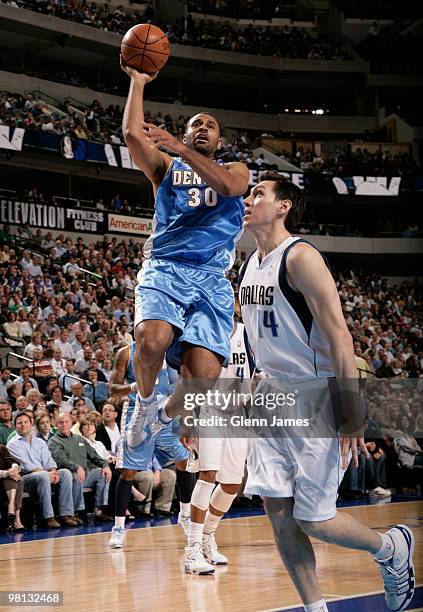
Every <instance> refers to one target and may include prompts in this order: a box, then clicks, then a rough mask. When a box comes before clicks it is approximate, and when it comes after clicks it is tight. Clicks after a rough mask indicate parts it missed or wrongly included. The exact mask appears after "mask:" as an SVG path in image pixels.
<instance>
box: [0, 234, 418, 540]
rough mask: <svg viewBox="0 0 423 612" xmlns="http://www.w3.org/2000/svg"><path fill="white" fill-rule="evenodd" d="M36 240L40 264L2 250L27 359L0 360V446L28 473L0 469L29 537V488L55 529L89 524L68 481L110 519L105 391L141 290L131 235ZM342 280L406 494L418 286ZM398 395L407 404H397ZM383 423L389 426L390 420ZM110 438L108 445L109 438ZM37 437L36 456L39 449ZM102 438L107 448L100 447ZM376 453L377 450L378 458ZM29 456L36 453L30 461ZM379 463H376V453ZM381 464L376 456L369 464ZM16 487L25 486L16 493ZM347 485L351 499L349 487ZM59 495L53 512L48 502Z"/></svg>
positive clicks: (361, 365) (112, 408)
mask: <svg viewBox="0 0 423 612" xmlns="http://www.w3.org/2000/svg"><path fill="white" fill-rule="evenodd" d="M38 236H39V237H40V238H41V240H40V245H39V249H40V251H41V252H42V253H43V255H42V256H40V255H37V254H34V253H33V252H32V251H30V250H28V249H23V250H21V249H17V248H15V247H12V246H11V245H10V243H7V242H4V241H3V244H2V246H1V249H0V334H1V338H0V341H1V345H2V346H3V347H4V348H6V350H7V352H9V351H10V350H11V351H13V352H17V353H18V354H21V355H22V356H23V357H24V358H25V360H24V361H23V362H22V361H21V364H20V367H19V364H17V363H15V364H14V365H13V364H12V365H11V364H9V363H5V362H3V368H2V370H1V375H0V445H1V444H7V446H8V450H9V453H10V455H11V456H12V457H14V458H15V460H17V465H20V467H19V470H20V472H19V473H18V475H19V474H22V478H17V476H16V474H15V471H16V470H18V467H16V466H15V467H14V466H13V460H12V459H10V458H9V459H7V460H6V459H5V460H4V461H5V464H6V466H8V467H7V468H5V469H3V467H2V465H3V463H1V462H0V476H1V475H3V478H4V479H5V480H7V479H9V480H10V479H11V480H12V484H11V483H10V482H8V486H9V489H7V491H10V490H11V489H10V487H12V489H13V486H15V488H17V489H19V487H20V490H18V491H17V494H16V495H14V496H13V504H12V501H10V499H11V498H10V499H9V496H8V501H9V505H8V511H9V515H10V516H9V518H8V520H9V523H10V525H9V526H10V528H11V529H21V528H23V525H22V522H21V517H20V507H21V504H22V491H26V492H27V493H29V494H30V495H31V496H32V495H35V494H36V495H38V497H39V502H40V508H41V514H42V516H41V518H42V519H43V521H44V523H45V525H46V526H47V527H49V528H57V527H58V526H59V525H60V524H62V525H67V526H72V527H74V526H76V525H78V524H81V523H82V522H83V521H86V507H85V497H84V491H83V488H82V487H80V488H79V489H78V495H76V494H75V495H74V496H73V497H72V495H71V494H70V489H71V488H72V487H70V484H71V483H72V481H73V479H76V480H77V481H78V482H82V480H83V479H85V484H86V485H87V483H88V484H89V487H90V488H91V489H93V490H94V496H95V499H94V502H93V508H94V518H96V519H97V520H100V521H107V520H110V515H111V514H112V513H113V510H112V508H113V504H112V502H111V499H110V496H112V495H113V474H112V472H113V466H114V457H115V453H116V448H117V447H116V445H117V443H118V440H119V435H120V434H119V425H118V424H117V423H118V421H119V412H120V408H121V406H120V405H119V404H115V403H113V402H111V401H110V400H109V382H110V376H111V371H112V367H113V360H114V357H115V354H116V351H117V350H118V348H119V347H121V346H124V345H127V344H129V343H131V342H132V340H133V325H134V300H133V296H134V287H135V286H136V274H137V271H138V270H139V268H140V266H141V265H142V262H143V254H142V250H141V245H140V244H139V243H137V242H135V241H134V240H133V239H131V238H130V239H129V240H119V239H118V238H116V237H113V238H108V237H107V236H105V237H104V239H103V240H101V241H98V242H95V243H94V242H93V243H88V244H87V242H86V240H84V238H82V237H80V238H78V239H77V240H76V241H75V242H73V240H72V239H71V238H69V237H66V236H64V235H59V236H57V237H56V238H53V237H52V235H51V233H49V232H47V233H46V234H45V235H41V236H40V233H38ZM245 258H246V254H245V253H240V254H239V256H238V257H237V259H236V262H235V264H234V267H233V269H232V271H231V272H230V274H229V278H230V279H231V281H232V282H233V284H234V287H235V291H236V284H237V283H236V280H237V276H238V271H239V268H240V266H241V264H242V262H243V261H245ZM90 273H94V274H96V275H98V276H93V275H91V274H90ZM336 282H337V287H338V291H339V295H340V299H341V302H342V307H343V311H344V314H345V318H346V321H347V325H348V327H349V329H350V331H351V334H352V337H353V342H354V350H355V355H356V363H357V368H358V369H359V371H360V375H361V376H363V377H371V378H372V380H375V381H377V380H378V379H379V378H381V379H384V380H382V381H381V383H380V384H381V386H377V387H375V389H376V391H375V390H373V391H372V389H371V390H370V392H369V398H370V399H369V402H368V422H369V424H368V427H369V429H371V430H372V436H370V435H369V436H368V437H369V438H370V440H369V444H370V443H371V442H372V440H373V439H374V438H378V436H379V433H378V432H377V435H376V434H375V429H376V425H375V423H376V424H379V426H380V427H382V425H385V424H386V425H387V426H389V427H390V428H391V429H393V428H395V427H396V428H398V431H397V429H395V430H394V432H393V433H392V432H391V434H389V432H388V434H389V435H391V437H392V440H391V439H390V438H389V435H388V434H386V435H385V433H383V436H382V439H383V441H384V442H383V444H388V443H389V441H390V440H391V448H392V449H393V451H392V452H395V456H396V457H397V462H396V464H395V465H396V466H397V468H398V469H399V470H400V471H401V469H403V468H404V470H409V472H407V474H408V475H409V476H410V478H409V479H408V480H406V484H407V488H409V489H412V490H416V487H417V486H418V484H419V483H420V480H419V478H418V476H419V472H418V467H419V461H420V451H419V450H418V449H419V447H418V446H414V447H413V445H417V442H415V441H414V438H416V437H419V436H420V435H421V434H419V435H417V433H416V432H417V430H419V431H421V430H422V425H423V423H422V422H421V418H420V420H419V418H418V417H419V413H418V410H417V408H416V406H417V404H416V402H415V400H416V399H417V395H419V398H420V399H421V392H418V388H417V385H418V384H420V381H421V379H422V377H423V337H422V329H421V323H420V320H419V316H420V313H419V309H418V308H419V303H421V293H422V287H421V286H420V285H419V284H418V283H417V282H415V283H410V282H409V283H402V285H401V286H394V287H391V286H389V285H388V283H387V281H386V280H384V279H382V278H380V277H378V276H376V275H372V276H367V275H364V274H357V273H353V272H348V273H345V274H337V275H336ZM237 312H238V316H239V309H238V308H237ZM12 368H13V369H12ZM75 377H76V378H75ZM388 379H389V381H390V383H392V381H397V383H398V384H400V385H406V384H409V385H410V386H409V387H404V389H403V388H402V387H400V391H399V392H398V390H396V391H395V390H394V391H392V389H391V388H390V387H389V389H391V390H390V391H389V393H391V396H392V397H388V398H387V399H385V397H384V394H385V393H386V389H388V387H387V386H386V384H387V383H385V381H386V380H388ZM378 390H379V391H378ZM380 390H382V391H380ZM395 392H396V393H397V395H398V393H399V395H400V397H399V398H397V399H396V400H395V402H394V401H393V395H392V394H393V393H395ZM377 393H379V395H377ZM395 409H396V412H395V413H394V410H395ZM384 419H389V421H388V420H386V423H385V421H384ZM404 428H405V429H406V431H405V429H404ZM382 429H383V427H382ZM105 430H106V433H107V436H104V435H103V434H104V431H105ZM70 432H72V433H73V434H74V435H75V436H77V435H82V436H83V438H84V439H83V441H81V442H80V443H79V439H77V440H76V441H77V443H78V444H75V440H73V438H72V436H71V435H70ZM95 432H97V433H98V436H97V437H94V433H95ZM413 435H414V437H413ZM37 436H38V438H37V439H39V442H37V444H38V446H39V452H37V453H36V452H35V446H34V445H33V444H32V440H33V438H35V437H37ZM385 438H386V440H387V442H386V440H385ZM97 441H101V442H103V444H104V445H105V447H106V448H105V450H103V449H102V447H101V445H99V444H97ZM41 444H43V445H45V446H41ZM381 444H382V442H378V445H379V446H380V445H381ZM379 446H376V447H375V448H373V446H372V449H373V451H375V452H376V450H375V449H378V448H379ZM1 448H2V447H1V446H0V449H1ZM28 448H30V449H33V452H34V455H32V454H31V457H30V458H29V454H28V453H29V451H28ZM413 448H414V450H413ZM382 450H383V449H382ZM373 451H372V452H373ZM414 451H415V452H414ZM2 452H3V451H2ZM4 452H5V451H4ZM31 452H32V451H31ZM413 452H414V455H413V456H414V459H413V460H412V459H411V456H412V453H413ZM407 453H408V454H407ZM3 454H4V453H3ZM0 455H2V453H0ZM373 455H374V453H373ZM376 455H378V457H379V458H380V456H381V455H380V451H377V452H376ZM378 457H376V456H374V461H376V460H377V459H378ZM0 459H1V457H0ZM366 461H369V460H366ZM407 462H408V463H407ZM77 465H79V466H80V467H81V469H82V470H83V471H84V475H82V472H81V470H80V469H79V468H76V467H75V466H77ZM151 467H152V471H154V470H155V469H156V470H159V469H160V468H159V467H157V465H156V466H155V467H154V465H152V466H151ZM373 467H374V470H373V471H372V473H373V472H374V473H373V476H374V479H373V480H372V482H373V484H375V482H376V481H377V482H376V484H375V486H372V489H371V490H372V492H373V494H374V495H378V496H383V495H387V489H386V488H385V487H386V486H388V485H389V478H391V475H390V473H389V475H385V476H384V475H383V470H379V469H376V468H375V466H373ZM9 469H10V470H11V474H12V476H11V475H10V473H9V472H8V470H9ZM61 470H64V471H61ZM66 470H67V471H66ZM78 470H79V472H78ZM34 472H35V474H37V475H36V476H34ZM375 474H376V475H375ZM14 476H16V478H17V479H14ZM82 476H84V478H82ZM352 476H353V477H354V478H355V476H354V474H353V475H352ZM376 476H377V478H376ZM354 478H353V480H354ZM357 478H358V476H357ZM375 478H376V480H375ZM386 478H388V483H387V482H386ZM401 478H402V477H401ZM78 479H79V480H78ZM378 479H379V480H378ZM156 480H157V479H156V478H154V477H153V476H149V475H147V476H145V475H144V474H141V475H140V476H139V478H138V481H137V483H138V484H137V487H138V489H136V490H135V491H134V492H133V495H134V500H136V502H137V504H141V506H138V507H142V508H143V509H142V513H143V516H144V515H145V514H147V515H149V514H150V512H149V510H150V506H146V504H151V498H150V499H149V498H148V496H149V495H150V493H148V495H145V491H146V490H147V492H148V491H150V490H153V488H154V486H155V484H156ZM168 480H169V482H168ZM359 480H360V482H361V481H362V475H360V478H359ZM21 481H22V484H21V485H19V484H15V485H13V483H18V482H21ZM399 482H400V484H399V485H398V483H397V484H396V485H392V486H397V487H400V488H401V487H402V483H403V480H402V479H400V481H399ZM110 483H112V484H110ZM165 483H166V487H165ZM169 483H170V484H172V483H174V477H173V478H172V477H170V475H169V479H168V478H165V477H163V487H164V489H165V490H166V492H167V493H166V495H168V492H169V486H170V484H169ZM138 485H139V486H138ZM384 485H385V486H384ZM87 486H88V485H87ZM348 486H349V489H348V490H349V491H350V490H351V487H353V486H354V485H353V484H351V483H349V485H348ZM413 487H414V488H413ZM156 489H157V487H156ZM159 489H160V487H159ZM377 489H379V492H377V491H376V490H377ZM381 489H382V490H383V491H384V492H382V493H381ZM52 490H53V491H54V492H55V500H56V503H57V506H56V508H57V509H55V507H54V505H52V500H51V491H52ZM75 490H76V489H75V488H74V491H75ZM352 490H353V489H352ZM375 491H376V492H375ZM150 497H151V496H150ZM160 499H161V498H160ZM142 504H144V505H142ZM12 506H13V508H12ZM146 508H147V512H146ZM12 510H13V512H12ZM55 517H59V522H58V521H57V520H56V518H55Z"/></svg>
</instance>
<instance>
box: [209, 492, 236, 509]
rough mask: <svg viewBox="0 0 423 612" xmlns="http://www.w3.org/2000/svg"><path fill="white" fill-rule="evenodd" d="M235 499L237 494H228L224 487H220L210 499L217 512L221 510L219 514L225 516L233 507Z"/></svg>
mask: <svg viewBox="0 0 423 612" xmlns="http://www.w3.org/2000/svg"><path fill="white" fill-rule="evenodd" d="M235 497H236V493H235V494H232V493H226V491H223V489H222V487H221V486H220V485H218V486H217V487H216V488H215V490H214V491H213V494H212V496H211V498H210V505H211V506H213V508H215V509H216V510H219V512H223V514H225V512H227V511H228V510H229V508H230V507H231V506H232V502H233V501H234V499H235Z"/></svg>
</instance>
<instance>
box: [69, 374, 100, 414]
mask: <svg viewBox="0 0 423 612" xmlns="http://www.w3.org/2000/svg"><path fill="white" fill-rule="evenodd" d="M71 390H72V395H71V397H70V398H69V400H68V403H69V404H71V405H72V406H74V405H75V401H76V398H82V399H84V401H85V403H86V405H87V406H88V408H89V409H90V410H95V406H94V404H93V403H92V401H91V400H90V398H89V397H86V396H85V395H84V393H83V386H82V383H81V382H79V381H75V382H74V383H73V384H72V386H71Z"/></svg>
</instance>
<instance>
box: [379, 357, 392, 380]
mask: <svg viewBox="0 0 423 612" xmlns="http://www.w3.org/2000/svg"><path fill="white" fill-rule="evenodd" d="M375 374H376V376H377V377H378V378H392V377H394V376H395V373H394V370H393V369H392V366H391V365H390V364H389V358H388V356H387V355H386V354H385V353H384V354H383V355H382V363H381V365H380V366H379V367H378V368H377V369H376V370H375Z"/></svg>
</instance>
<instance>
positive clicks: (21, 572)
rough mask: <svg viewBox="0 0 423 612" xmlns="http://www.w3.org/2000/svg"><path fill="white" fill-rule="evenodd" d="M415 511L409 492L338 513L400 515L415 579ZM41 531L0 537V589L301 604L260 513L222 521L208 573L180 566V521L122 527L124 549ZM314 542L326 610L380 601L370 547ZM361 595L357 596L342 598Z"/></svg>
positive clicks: (123, 605)
mask: <svg viewBox="0 0 423 612" xmlns="http://www.w3.org/2000/svg"><path fill="white" fill-rule="evenodd" d="M422 510H423V504H422V502H416V501H413V502H398V503H388V504H376V505H368V506H359V507H352V508H344V509H341V510H340V512H348V513H350V514H352V515H353V516H355V517H356V518H357V519H359V520H361V521H363V522H364V523H366V524H367V525H369V526H370V527H374V528H377V529H378V530H380V531H384V530H386V529H388V528H389V527H390V526H391V525H393V524H395V523H399V522H401V523H406V524H407V525H409V526H410V527H411V528H412V529H413V530H414V533H415V536H416V552H415V569H416V575H417V584H420V583H423V579H422V576H423V554H422V553H423V534H422V532H421V527H422V521H423V512H422ZM63 533H64V532H63V530H62V531H61V532H60V535H62V534H63ZM75 533H78V532H77V531H76V532H75ZM47 535H48V536H50V537H48V539H37V540H34V541H24V542H12V543H9V544H2V545H0V590H1V591H8V590H20V589H21V590H25V591H30V590H41V589H42V590H48V591H54V590H59V591H63V593H64V603H63V606H61V607H60V608H59V609H61V610H64V611H71V610H75V611H76V610H80V611H85V610H90V611H91V610H92V611H98V612H100V611H103V612H106V611H107V612H109V611H110V612H117V611H122V612H123V611H138V610H148V609H154V610H155V611H159V612H179V611H181V612H182V611H184V612H186V611H187V610H189V611H192V612H209V611H223V612H241V611H242V612H258V611H269V610H282V609H289V610H292V609H293V608H295V607H296V606H299V605H300V602H299V599H298V596H297V594H296V592H295V590H294V588H293V586H292V584H291V581H290V579H289V577H288V575H287V572H286V570H285V569H284V567H283V566H282V564H281V562H280V560H279V557H278V555H277V552H276V548H275V546H274V543H273V539H272V534H271V528H270V525H269V523H268V521H267V519H266V517H265V516H262V515H260V516H248V517H243V518H228V519H225V520H224V521H222V523H221V525H220V527H219V530H218V534H217V541H218V544H219V548H220V549H221V550H222V552H223V553H224V554H225V555H226V556H227V557H228V558H229V561H230V565H228V566H227V567H217V568H216V574H215V576H192V575H186V574H185V573H184V571H183V553H184V547H185V539H184V536H183V532H182V530H181V528H180V527H178V526H177V525H164V526H158V527H153V528H149V527H147V528H145V527H143V528H132V529H129V530H128V533H127V539H126V547H125V549H124V551H119V550H114V551H110V550H108V547H107V541H108V539H109V532H108V531H103V532H99V533H93V534H86V535H75V536H73V535H68V536H65V537H57V536H56V537H54V535H55V534H54V533H52V534H47ZM314 548H315V551H316V557H317V564H318V574H319V579H320V582H321V585H322V589H323V593H324V596H325V597H326V598H327V600H329V601H330V600H337V601H336V604H329V608H330V609H331V610H332V609H333V610H335V607H336V610H340V611H343V610H345V611H346V610H357V612H360V611H361V610H369V612H370V611H372V612H376V611H377V610H383V609H384V604H383V596H382V595H375V596H374V597H372V594H374V593H378V592H381V590H382V583H381V580H380V578H379V573H378V570H377V567H376V564H375V563H374V562H373V561H372V559H371V557H370V555H368V554H367V553H364V552H360V551H350V550H347V549H343V548H339V547H337V546H334V545H329V544H324V543H322V542H318V541H314ZM421 591H423V589H420V590H419V595H422V593H421ZM359 595H363V597H359V598H357V599H356V598H353V599H348V598H351V597H352V596H359ZM415 599H416V603H419V605H415V604H414V602H413V604H412V605H411V608H410V609H412V610H423V604H422V603H421V599H420V600H419V597H416V598H415ZM10 609H12V608H10ZM13 609H16V610H20V609H22V610H23V609H24V608H23V607H14V608H13ZM25 609H27V608H25ZM37 609H38V610H41V609H46V610H47V609H52V608H47V607H38V608H37ZM300 609H302V608H300Z"/></svg>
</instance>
